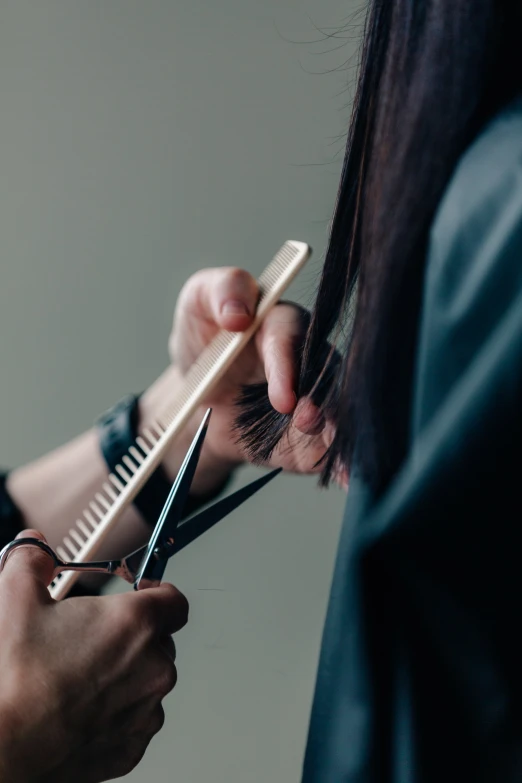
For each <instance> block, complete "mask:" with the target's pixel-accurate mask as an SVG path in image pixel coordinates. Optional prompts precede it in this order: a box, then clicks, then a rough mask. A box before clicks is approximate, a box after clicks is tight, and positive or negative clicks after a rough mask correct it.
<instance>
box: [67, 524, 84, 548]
mask: <svg viewBox="0 0 522 783" xmlns="http://www.w3.org/2000/svg"><path fill="white" fill-rule="evenodd" d="M69 536H70V538H71V539H72V540H73V541H74V542H75V543H77V544H78V546H79V547H80V549H81V548H82V546H83V545H84V544H85V539H84V538H82V537H81V536H80V534H79V533H78V531H77V530H75V529H74V528H73V527H72V528H71V529H70V530H69Z"/></svg>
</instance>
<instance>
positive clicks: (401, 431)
mask: <svg viewBox="0 0 522 783" xmlns="http://www.w3.org/2000/svg"><path fill="white" fill-rule="evenodd" d="M518 5H519V3H518V2H515V0H504V2H498V1H496V0H370V3H369V8H368V12H367V18H366V25H365V30H364V36H363V41H362V49H361V62H360V70H359V78H358V84H357V91H356V96H355V101H354V107H353V113H352V119H351V124H350V129H349V133H348V140H347V145H346V155H345V159H344V164H343V168H342V174H341V183H340V188H339V192H338V199H337V205H336V209H335V214H334V219H333V223H332V228H331V235H330V240H329V247H328V250H327V253H326V258H325V262H324V269H323V273H322V278H321V281H320V285H319V289H318V292H317V299H316V302H315V307H314V309H313V312H312V314H311V319H310V323H309V326H308V330H307V336H306V340H305V343H304V345H303V350H302V361H301V373H300V379H299V387H298V393H299V396H304V395H308V394H312V397H314V398H316V399H317V400H318V401H319V403H320V404H321V405H322V407H323V409H324V411H325V413H326V414H327V415H328V417H329V418H330V419H331V420H333V421H334V422H335V424H336V433H337V434H336V437H335V440H334V443H333V444H332V447H331V449H330V450H329V453H328V455H327V456H326V459H325V461H324V469H323V474H322V480H323V482H324V483H327V482H328V480H329V478H330V475H331V472H332V467H333V465H334V464H335V462H336V460H340V461H342V463H344V464H345V465H346V466H348V467H349V468H350V467H352V463H353V462H355V464H356V467H357V469H358V470H360V471H361V472H362V474H363V476H364V477H365V478H366V479H367V480H368V481H369V482H371V484H372V485H373V486H374V488H375V489H376V490H377V491H380V490H382V489H383V488H384V487H385V486H386V485H387V484H388V482H389V481H390V479H391V478H392V477H393V475H394V473H395V472H396V470H397V468H398V466H399V465H400V463H401V461H402V459H403V458H404V455H405V453H406V451H407V448H408V439H409V415H408V411H409V407H410V399H409V394H408V389H409V388H410V387H411V379H412V373H413V361H414V354H415V349H416V342H417V334H418V321H419V312H420V308H421V298H422V285H423V278H424V267H425V260H426V251H427V242H428V236H429V230H430V226H431V223H432V221H433V218H434V214H435V211H436V209H437V206H438V204H439V202H440V200H441V197H442V195H443V192H444V189H445V188H446V186H447V184H448V181H449V179H450V177H451V174H452V172H453V170H454V168H455V166H456V163H457V161H458V159H459V157H460V156H461V155H462V153H463V151H464V150H465V149H466V147H467V146H468V145H469V144H470V142H471V141H472V140H473V138H474V137H475V136H476V134H477V133H478V132H479V130H480V128H481V126H482V125H483V124H484V122H485V121H486V120H487V119H488V118H489V117H490V116H491V115H492V114H493V113H494V112H495V111H496V110H497V109H498V108H499V107H500V106H501V105H502V104H504V103H505V102H506V101H507V100H509V99H510V98H511V97H512V96H513V95H514V94H515V93H516V92H517V91H518V89H519V88H520V82H521V81H522V71H521V70H520V67H519V66H520V63H519V58H518V54H517V51H518V48H519V45H520V44H519V42H520V33H521V32H522V30H521V24H520V22H519V8H518ZM350 303H352V304H354V305H355V307H354V315H353V318H351V319H350V318H349V312H348V311H349V307H350ZM348 324H349V325H350V329H349V331H348V330H347V325H348ZM332 338H333V339H334V341H335V342H336V344H337V347H338V348H339V351H340V353H339V355H338V356H337V358H336V359H335V361H334V362H333V364H332V362H331V361H328V357H329V356H330V354H329V353H328V351H327V350H326V348H325V344H326V341H327V340H328V339H332ZM325 367H326V369H327V372H326V375H325V374H324V372H323V373H322V370H324V368H325ZM318 378H321V383H320V384H319V386H318V385H317V379H318ZM326 381H328V388H327V385H326ZM263 395H264V402H262V397H263ZM240 405H241V411H240V415H239V418H238V426H239V428H240V431H241V433H242V437H243V439H244V442H245V443H246V444H247V446H248V447H249V449H250V452H251V456H253V457H254V458H257V459H266V457H267V455H268V454H269V453H270V451H271V450H272V449H273V448H274V446H275V444H276V443H277V442H278V440H279V439H280V438H281V437H282V436H283V435H284V431H285V429H286V427H287V426H288V417H282V416H279V415H277V414H276V413H275V412H274V411H273V410H271V409H270V406H269V404H268V402H267V400H266V389H264V390H263V389H261V387H257V388H255V389H249V390H245V391H244V393H243V395H242V398H241V401H240ZM263 405H264V408H263ZM260 406H261V407H260ZM261 408H262V409H261Z"/></svg>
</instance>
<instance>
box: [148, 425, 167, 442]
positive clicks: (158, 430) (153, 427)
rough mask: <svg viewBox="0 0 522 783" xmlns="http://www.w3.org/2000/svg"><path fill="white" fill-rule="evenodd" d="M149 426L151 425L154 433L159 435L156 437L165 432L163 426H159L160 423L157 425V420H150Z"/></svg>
mask: <svg viewBox="0 0 522 783" xmlns="http://www.w3.org/2000/svg"><path fill="white" fill-rule="evenodd" d="M150 426H151V427H152V429H153V430H155V431H156V433H157V434H158V436H159V437H158V439H159V438H161V436H162V435H163V433H164V432H165V430H164V429H163V427H160V425H159V422H157V421H153V422H152V424H151V425H150Z"/></svg>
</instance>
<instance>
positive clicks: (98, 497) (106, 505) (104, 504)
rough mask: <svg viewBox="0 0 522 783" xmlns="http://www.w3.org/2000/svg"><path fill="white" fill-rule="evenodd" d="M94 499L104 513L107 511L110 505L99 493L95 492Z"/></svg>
mask: <svg viewBox="0 0 522 783" xmlns="http://www.w3.org/2000/svg"><path fill="white" fill-rule="evenodd" d="M95 497H96V500H97V501H98V503H99V504H100V506H102V507H103V508H104V509H105V511H108V510H109V509H110V507H111V504H110V503H109V501H108V500H107V498H106V497H104V496H103V495H102V493H101V492H97V493H96V495H95Z"/></svg>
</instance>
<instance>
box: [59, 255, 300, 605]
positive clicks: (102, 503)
mask: <svg viewBox="0 0 522 783" xmlns="http://www.w3.org/2000/svg"><path fill="white" fill-rule="evenodd" d="M310 252H311V251H310V247H309V246H308V245H306V244H304V243H303V242H293V241H289V242H285V244H284V245H283V247H282V248H281V249H280V250H279V252H278V253H277V255H276V256H274V258H273V260H272V261H271V263H270V264H269V265H268V266H267V268H266V269H265V271H264V272H263V273H262V275H261V277H260V278H259V280H258V284H259V288H260V299H259V303H258V306H257V310H256V315H255V319H254V322H253V323H252V325H251V326H250V328H249V329H247V331H246V332H226V331H222V332H220V333H219V334H218V335H217V336H216V337H215V338H214V340H212V342H211V343H209V345H208V346H207V347H206V348H205V349H204V351H203V352H202V353H201V354H200V356H199V357H198V359H197V361H196V362H195V363H194V364H193V365H192V367H191V368H190V370H189V371H188V373H187V374H186V376H185V380H184V382H183V384H182V386H181V389H180V391H178V393H177V394H176V396H175V398H174V399H173V401H172V404H171V406H170V407H169V408H168V409H167V410H166V411H165V414H164V415H163V416H162V417H161V419H158V421H157V422H156V423H155V424H154V425H153V426H152V427H150V428H148V429H144V430H143V431H142V432H141V433H140V435H139V436H138V437H137V438H136V442H135V445H134V446H131V448H130V449H129V452H128V454H126V455H125V456H124V457H123V459H122V463H123V464H121V465H118V466H117V467H116V469H115V471H114V473H111V474H110V475H109V478H108V481H107V482H106V483H105V484H104V485H103V488H102V490H100V492H98V493H97V494H96V496H95V498H94V499H93V500H92V501H91V502H90V504H89V508H87V509H85V510H84V512H83V517H82V518H81V519H77V520H76V523H75V525H74V526H73V528H72V529H71V530H70V531H69V535H68V536H65V538H64V539H63V542H62V545H61V546H59V547H57V548H56V551H57V553H58V554H59V556H60V557H61V558H63V559H64V560H68V561H69V562H70V561H71V560H72V561H73V562H77V563H78V562H83V561H85V560H90V559H92V558H93V557H94V555H95V553H96V551H97V549H98V547H99V546H100V544H101V543H102V541H103V540H104V539H105V537H106V536H107V534H108V533H109V531H110V530H111V529H112V528H113V526H114V525H115V523H116V522H117V520H118V519H119V517H120V516H121V514H122V513H123V511H124V510H125V509H126V508H127V506H128V505H129V504H130V503H132V501H133V500H134V498H135V497H136V495H137V494H138V492H139V491H140V489H141V488H142V487H143V485H144V484H145V483H146V482H147V479H148V478H149V477H150V476H151V475H152V473H153V472H154V471H155V470H156V468H157V467H158V466H159V464H160V463H161V461H162V459H163V455H164V454H165V451H166V450H167V449H168V447H169V446H170V445H171V443H172V441H173V440H174V438H175V437H176V436H177V435H178V434H179V433H180V431H181V430H182V428H183V427H184V426H185V425H186V423H187V422H188V420H189V419H190V418H191V416H192V415H193V414H194V413H195V412H196V410H197V408H198V407H199V406H200V405H201V403H202V402H203V400H204V398H205V397H206V396H207V395H208V393H209V392H210V391H211V390H212V388H213V387H214V386H215V384H216V383H217V382H218V381H219V379H220V378H221V376H222V375H223V374H224V373H225V372H226V371H227V369H228V368H229V367H230V365H231V363H232V362H233V361H234V359H235V358H236V357H237V355H238V354H239V353H240V351H241V350H242V349H243V348H244V347H245V345H246V344H247V343H248V341H249V340H250V338H251V337H252V335H253V334H254V332H255V331H256V330H257V329H258V328H259V326H260V324H261V323H262V321H263V319H264V318H265V316H266V314H267V313H268V311H269V310H270V309H271V308H272V307H273V306H274V305H275V304H276V302H277V301H278V300H279V299H280V298H281V295H282V293H283V292H284V291H285V289H286V288H287V287H288V286H289V284H290V283H291V282H292V280H293V279H294V277H295V276H296V275H297V273H298V272H299V270H300V269H301V268H302V267H303V266H304V264H305V263H306V261H307V260H308V258H309V257H310ZM78 577H79V574H78V573H77V572H74V571H67V572H64V573H63V574H60V575H59V576H58V577H57V578H56V579H55V580H54V582H52V583H51V585H50V588H49V589H50V592H51V595H52V597H53V598H55V599H57V600H59V599H61V598H63V597H64V596H65V595H67V593H68V591H69V590H70V589H71V587H72V585H73V584H74V582H75V581H76V579H78Z"/></svg>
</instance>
